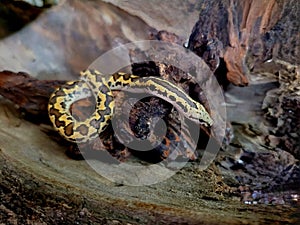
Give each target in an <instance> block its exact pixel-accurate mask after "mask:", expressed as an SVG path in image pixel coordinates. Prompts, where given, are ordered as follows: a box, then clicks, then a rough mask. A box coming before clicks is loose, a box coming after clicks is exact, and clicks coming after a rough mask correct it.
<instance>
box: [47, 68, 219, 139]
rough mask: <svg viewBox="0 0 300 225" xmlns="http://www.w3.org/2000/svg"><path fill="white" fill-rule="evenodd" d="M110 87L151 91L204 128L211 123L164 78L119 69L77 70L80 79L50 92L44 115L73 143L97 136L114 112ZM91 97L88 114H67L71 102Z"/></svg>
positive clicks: (205, 113) (129, 90)
mask: <svg viewBox="0 0 300 225" xmlns="http://www.w3.org/2000/svg"><path fill="white" fill-rule="evenodd" d="M114 90H124V91H128V92H132V93H148V94H151V95H153V96H156V97H159V98H162V99H163V100H165V101H167V102H169V103H171V104H172V105H173V106H174V107H175V108H176V109H177V110H178V111H179V112H181V113H182V114H183V115H184V116H185V117H186V118H188V119H189V120H191V121H194V122H196V123H198V124H201V125H204V126H205V127H211V126H212V124H213V120H212V118H211V117H210V114H209V113H208V112H207V111H206V109H205V108H204V106H203V105H202V104H201V103H199V102H197V101H195V100H194V99H192V98H191V97H190V96H189V95H188V94H187V93H185V92H184V91H183V90H182V89H180V88H179V87H177V86H176V85H175V84H173V83H171V82H169V81H167V80H164V79H162V78H160V77H155V76H149V77H140V76H137V75H133V74H129V73H122V72H117V73H114V74H112V75H103V74H101V73H100V72H99V71H98V70H91V69H88V70H84V71H81V72H80V79H78V80H73V81H68V82H66V83H65V84H64V85H62V86H60V87H57V88H56V89H55V90H54V92H53V93H52V94H51V96H50V98H49V103H48V114H49V118H50V121H51V122H52V124H53V126H54V128H55V130H56V131H57V132H58V133H59V134H60V135H61V136H62V137H63V138H64V139H66V140H67V141H69V142H73V143H83V142H88V141H90V140H93V139H95V138H97V137H98V136H99V134H101V133H102V132H103V131H104V130H105V129H106V128H107V127H108V125H109V122H110V120H111V118H112V116H113V114H114V108H115V103H114V96H113V93H112V91H114ZM91 96H92V97H94V99H95V109H94V111H93V112H92V113H91V115H90V116H89V117H88V118H86V119H85V120H84V121H81V120H79V119H77V118H76V117H74V116H73V115H72V113H71V106H72V104H73V103H75V102H76V101H79V100H81V99H85V98H88V97H91Z"/></svg>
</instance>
